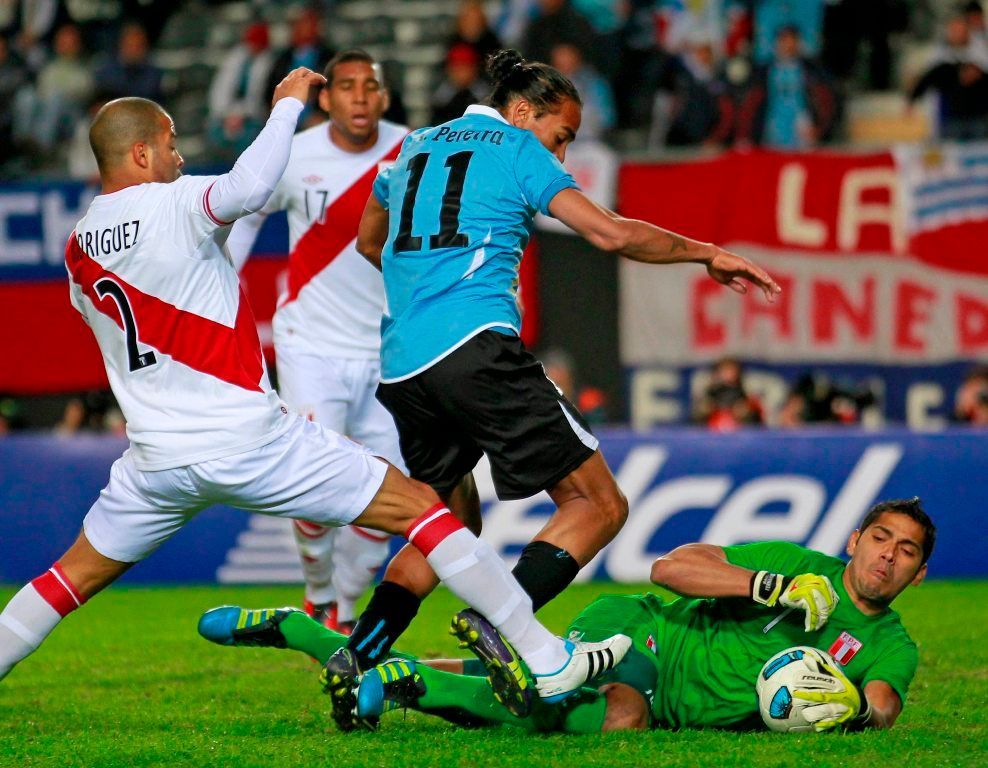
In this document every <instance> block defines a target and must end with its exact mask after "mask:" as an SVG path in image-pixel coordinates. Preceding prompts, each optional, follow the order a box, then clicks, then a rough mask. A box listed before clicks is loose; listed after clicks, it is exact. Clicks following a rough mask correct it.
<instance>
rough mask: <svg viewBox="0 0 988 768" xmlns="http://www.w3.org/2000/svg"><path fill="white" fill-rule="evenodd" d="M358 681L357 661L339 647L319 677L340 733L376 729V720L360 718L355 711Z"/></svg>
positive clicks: (359, 676) (347, 650)
mask: <svg viewBox="0 0 988 768" xmlns="http://www.w3.org/2000/svg"><path fill="white" fill-rule="evenodd" d="M360 680H361V675H360V668H359V667H358V666H357V658H356V656H354V655H353V653H352V652H351V651H350V649H349V648H340V649H339V650H338V651H337V652H336V653H334V654H333V655H332V656H330V657H329V661H327V662H326V664H325V666H323V668H322V672H321V673H320V674H319V682H321V683H322V692H323V693H326V694H328V695H329V698H330V700H331V701H332V707H333V713H332V714H333V720H334V721H336V725H337V727H339V729H340V730H341V731H343V732H344V733H349V732H350V731H353V730H356V729H357V728H363V729H365V730H368V731H374V730H377V718H376V717H362V716H360V715H359V714H358V712H357V687H358V686H359V685H360Z"/></svg>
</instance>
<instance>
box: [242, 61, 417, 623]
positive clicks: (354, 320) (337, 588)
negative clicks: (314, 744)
mask: <svg viewBox="0 0 988 768" xmlns="http://www.w3.org/2000/svg"><path fill="white" fill-rule="evenodd" d="M323 74H324V75H325V77H326V85H325V86H323V88H322V90H321V91H320V93H319V105H320V106H321V107H322V108H323V110H325V111H326V112H327V113H328V114H329V122H328V123H323V124H320V125H316V126H314V127H312V128H309V129H307V130H304V131H302V132H301V133H298V134H296V136H295V139H294V141H292V154H291V158H290V159H289V161H288V168H287V169H286V170H285V173H284V175H283V176H282V177H281V181H280V182H278V186H277V187H275V190H274V193H273V194H272V195H271V198H270V199H269V200H268V202H267V205H265V206H264V208H263V209H262V210H261V211H259V212H258V213H256V214H253V215H251V216H245V217H244V218H242V219H240V220H239V221H237V223H236V224H234V225H233V228H232V230H231V231H230V237H229V239H228V240H227V251H228V252H229V254H230V257H231V258H232V259H233V263H234V265H235V266H237V267H238V268H239V267H240V266H241V265H242V264H243V263H244V262H245V261H246V260H247V257H248V254H249V253H250V250H251V248H252V247H253V245H254V241H255V240H256V238H257V233H258V231H259V230H260V228H261V226H262V225H263V223H264V221H265V219H266V218H267V215H268V214H270V213H273V212H275V211H287V212H288V239H289V259H288V282H287V285H286V287H285V290H284V292H283V293H282V296H281V298H280V301H279V303H278V310H277V312H275V315H274V323H273V326H274V348H275V353H276V356H277V361H278V394H279V395H281V397H282V399H283V400H284V401H285V403H286V404H287V405H288V407H289V408H291V409H293V410H295V411H297V412H299V413H301V414H302V415H303V416H305V417H306V418H310V419H313V420H315V421H318V422H319V423H320V424H323V425H325V426H327V427H329V428H330V429H332V430H333V431H334V432H339V433H340V434H343V435H346V436H347V437H349V438H351V439H353V440H355V441H357V442H358V443H361V444H362V445H364V446H366V447H367V448H369V449H370V450H371V451H373V452H374V453H375V454H377V455H378V456H383V457H384V458H386V459H387V460H388V461H390V462H391V463H392V464H394V465H395V466H397V467H398V468H399V469H402V470H403V469H404V464H403V463H402V459H401V451H400V449H399V447H398V432H397V430H396V429H395V424H394V419H392V417H391V414H390V413H388V411H387V410H386V409H385V408H384V406H383V405H381V404H380V403H379V402H378V401H377V398H376V397H375V392H376V390H377V385H378V383H379V382H380V379H381V315H382V314H383V311H384V282H383V280H382V279H381V273H380V272H378V271H377V270H376V269H374V267H373V266H371V265H370V264H369V263H368V262H367V260H366V259H364V257H363V256H361V255H360V254H359V253H357V249H356V247H355V241H356V237H357V226H358V224H359V223H360V215H361V213H362V212H363V207H364V203H365V202H366V201H367V197H368V196H369V195H370V192H371V186H372V184H373V182H374V177H375V176H376V175H377V171H378V169H379V168H380V166H381V164H382V163H386V162H389V161H391V160H393V159H394V158H395V157H396V156H397V154H398V150H399V149H400V148H401V142H402V140H403V139H404V138H405V136H407V135H408V129H407V128H405V127H404V126H401V125H395V124H394V123H389V122H387V121H384V120H381V115H383V114H384V111H385V110H386V109H387V107H388V92H387V90H386V89H385V86H384V79H383V75H382V72H381V68H380V66H379V65H378V64H377V62H375V61H374V58H373V57H372V56H371V55H370V54H368V53H367V52H365V51H362V50H359V49H350V50H345V51H341V52H340V53H338V54H336V55H335V56H334V57H333V58H332V59H331V60H330V61H329V63H328V64H327V65H326V68H325V70H324V72H323ZM293 531H294V534H295V541H296V543H297V545H298V550H299V555H300V558H301V561H302V572H303V574H304V575H305V603H304V607H305V612H306V613H308V614H309V615H310V616H312V617H313V618H315V619H316V620H317V621H320V622H321V623H323V624H324V625H325V626H327V627H329V628H330V629H338V630H339V631H341V632H344V633H349V630H350V629H351V628H352V627H353V623H354V619H355V618H356V611H355V605H354V604H355V603H356V601H357V599H358V598H359V597H360V596H361V595H362V594H363V593H364V591H365V590H366V589H367V587H368V586H370V584H371V582H372V581H373V579H374V574H375V573H376V572H377V571H378V570H379V569H380V567H381V565H382V564H383V563H384V561H385V559H386V558H387V556H388V541H389V537H388V536H382V535H381V534H380V533H377V532H376V531H369V530H367V529H365V528H360V527H357V526H346V527H342V528H331V527H326V526H322V525H316V524H315V523H309V522H306V521H303V520H295V521H293Z"/></svg>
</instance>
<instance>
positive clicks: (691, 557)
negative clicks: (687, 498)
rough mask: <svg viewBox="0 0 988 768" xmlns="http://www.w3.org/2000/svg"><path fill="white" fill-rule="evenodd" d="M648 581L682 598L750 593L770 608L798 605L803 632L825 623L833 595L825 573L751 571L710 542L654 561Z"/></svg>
mask: <svg viewBox="0 0 988 768" xmlns="http://www.w3.org/2000/svg"><path fill="white" fill-rule="evenodd" d="M651 577H652V583H654V584H658V585H659V586H662V587H665V588H666V589H671V590H672V591H673V592H675V593H676V594H678V595H683V596H684V597H749V598H751V599H752V600H754V601H755V602H756V603H761V604H762V605H766V606H768V607H770V608H773V607H775V606H777V605H778V606H782V607H785V608H798V609H800V610H801V611H803V613H804V617H805V621H804V628H805V630H806V631H807V632H812V631H814V630H817V629H820V628H821V627H822V626H823V625H824V624H826V623H827V619H829V618H830V614H831V613H832V612H833V609H834V606H835V605H836V604H837V594H836V593H835V592H834V589H833V586H832V585H831V583H830V581H829V579H827V577H826V576H818V575H816V574H813V573H803V574H799V575H797V576H794V577H789V576H786V575H784V574H781V573H772V572H770V571H752V570H750V569H748V568H743V567H742V566H739V565H734V564H733V563H729V562H728V561H727V555H726V554H725V552H724V550H723V548H721V547H718V546H715V545H713V544H684V545H683V546H681V547H677V548H676V549H674V550H673V551H672V552H670V553H669V554H667V555H663V556H662V557H660V558H659V559H658V560H656V561H655V562H654V563H652V573H651Z"/></svg>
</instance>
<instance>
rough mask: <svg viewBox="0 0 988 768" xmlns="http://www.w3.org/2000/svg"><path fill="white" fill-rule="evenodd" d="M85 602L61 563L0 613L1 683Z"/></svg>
mask: <svg viewBox="0 0 988 768" xmlns="http://www.w3.org/2000/svg"><path fill="white" fill-rule="evenodd" d="M83 602H84V600H83V599H82V597H81V596H80V595H79V592H78V591H77V590H76V588H75V587H74V586H73V585H72V583H71V582H70V581H69V580H68V579H67V578H66V576H65V574H64V573H63V572H62V569H61V568H60V567H59V565H58V563H56V564H55V565H53V566H52V567H51V568H50V569H49V570H47V571H46V572H45V573H44V574H42V575H41V576H39V577H38V578H36V579H35V580H34V581H32V582H31V583H30V584H27V585H25V586H24V587H23V588H21V591H20V592H18V593H17V594H16V595H14V596H13V597H12V598H11V600H10V602H9V603H7V606H6V607H5V608H4V609H3V612H2V613H0V680H2V679H3V678H5V677H6V676H7V673H9V672H10V670H11V669H13V668H14V665H16V664H17V663H18V662H19V661H21V660H22V659H24V658H26V657H27V656H29V655H31V654H32V653H34V651H35V650H37V648H38V646H40V645H41V643H43V642H44V640H45V638H46V637H48V635H49V634H51V631H52V630H53V629H55V627H56V626H58V622H60V621H61V620H62V618H63V617H65V616H67V615H68V614H69V613H71V612H72V611H74V610H75V609H76V608H78V607H79V606H80V605H82V603H83Z"/></svg>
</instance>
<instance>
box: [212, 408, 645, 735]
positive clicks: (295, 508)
mask: <svg viewBox="0 0 988 768" xmlns="http://www.w3.org/2000/svg"><path fill="white" fill-rule="evenodd" d="M250 461H251V464H252V471H251V476H252V479H251V480H250V481H246V482H245V481H243V480H242V478H243V468H242V467H241V466H239V464H240V463H242V462H235V463H237V464H238V466H237V468H236V472H235V473H234V475H235V476H230V474H231V469H232V467H231V462H230V461H229V460H223V461H218V462H208V463H206V464H203V465H200V466H199V469H200V472H199V475H198V479H199V482H200V483H202V484H203V485H204V486H205V487H207V488H215V489H217V490H218V491H222V492H224V493H226V494H227V495H228V499H227V500H228V501H229V502H230V503H233V504H236V505H238V506H241V507H244V508H247V509H254V510H256V511H259V512H265V513H267V514H273V515H282V516H285V517H293V518H294V517H299V518H303V519H310V520H313V521H315V522H320V523H328V524H332V523H336V524H350V523H356V524H357V525H363V526H366V527H369V528H373V529H375V530H381V531H385V532H388V533H404V535H405V537H406V538H407V539H408V540H409V543H410V544H412V545H413V546H415V547H416V548H417V549H418V550H419V551H420V553H421V555H422V556H423V557H424V558H425V560H426V562H427V563H428V566H429V568H431V569H432V570H433V571H434V572H435V574H436V575H437V576H438V577H439V578H441V579H442V580H443V582H444V583H445V584H446V586H447V587H448V588H449V589H450V590H451V591H452V592H453V593H454V594H455V595H456V596H457V597H459V598H460V599H462V600H464V601H465V602H467V603H468V604H470V605H472V606H473V607H474V608H476V609H477V610H478V611H479V612H480V613H482V614H483V615H485V616H486V617H487V618H488V619H489V620H490V621H491V623H492V624H493V625H494V626H495V627H497V629H498V630H499V631H500V632H501V633H502V634H503V635H504V636H505V638H506V639H507V640H508V642H510V643H511V644H512V645H513V646H514V647H515V648H516V649H517V651H518V653H519V654H520V655H521V656H522V658H524V660H525V662H526V663H527V664H528V667H529V669H530V670H531V671H532V673H533V675H535V677H536V681H537V683H538V686H539V693H540V695H544V696H556V697H560V696H565V695H567V694H568V693H570V692H571V691H573V690H575V689H576V688H578V687H579V686H580V685H582V684H583V683H584V682H586V679H587V677H588V676H589V675H590V672H591V671H592V670H595V671H599V670H600V668H601V665H600V664H599V663H592V662H591V660H590V657H589V654H591V653H598V654H601V655H603V654H602V650H601V649H599V648H597V647H584V646H578V645H574V644H573V643H570V642H564V641H563V640H561V639H559V638H557V637H555V636H554V635H552V633H550V632H549V631H548V630H547V629H545V627H543V626H542V625H541V624H539V623H538V621H536V620H535V616H534V614H533V612H532V608H531V601H530V600H529V598H528V596H527V595H526V594H525V593H524V591H523V590H522V589H521V587H519V586H518V582H517V581H515V580H514V578H512V576H511V574H510V572H509V571H508V569H507V567H506V566H505V564H504V562H503V561H502V560H501V559H500V558H499V557H498V556H497V555H496V553H495V552H494V550H493V549H491V547H490V546H489V545H488V544H486V543H485V542H482V541H480V540H479V539H477V537H476V536H474V535H473V534H472V533H471V532H470V531H469V530H468V529H467V528H466V527H465V526H464V525H463V524H462V523H461V522H460V521H459V520H457V519H456V518H455V517H454V516H453V515H452V514H451V513H450V511H449V510H448V509H447V508H446V507H445V505H444V504H443V503H442V502H440V501H439V498H438V496H437V495H436V493H435V492H434V491H433V490H432V489H431V488H430V487H429V486H427V485H425V484H423V483H419V482H416V481H414V480H411V479H409V478H407V477H405V476H404V475H402V474H401V473H400V472H398V470H396V469H395V468H394V467H391V466H390V465H388V464H387V463H386V462H383V461H381V460H380V459H378V458H376V457H375V456H373V455H372V454H370V453H369V452H368V451H367V450H366V449H363V448H360V447H359V446H357V445H355V444H354V443H352V442H350V441H349V440H347V439H346V438H343V437H341V436H339V435H336V434H334V433H332V432H330V431H328V430H326V429H324V428H323V427H321V426H320V425H318V424H316V423H314V422H307V421H303V420H301V419H300V420H298V422H296V424H295V425H293V427H292V428H291V429H290V430H289V431H288V432H286V433H285V434H284V435H282V436H281V437H280V438H278V439H277V440H275V441H273V442H272V443H270V444H269V445H267V446H265V447H264V450H263V451H256V452H254V453H253V454H252V457H251V459H250ZM237 479H239V480H240V482H235V481H236V480H237ZM327 510H334V513H333V514H335V515H339V514H340V510H348V512H347V515H346V516H344V517H329V516H328V513H327ZM362 642H365V643H366V644H370V643H373V642H375V639H374V635H373V631H372V632H371V633H370V634H369V635H368V636H367V637H365V638H364V639H363V640H362ZM629 642H630V641H629V640H628V639H627V638H625V637H615V638H610V639H608V641H606V644H607V648H608V650H609V654H608V656H609V658H610V659H611V660H612V662H611V663H617V661H619V660H620V658H621V657H622V656H623V654H624V652H625V651H626V650H627V646H628V644H629ZM335 658H336V657H335V656H334V658H333V659H330V663H329V664H328V665H327V670H328V671H329V677H328V681H329V682H330V684H331V687H332V688H333V689H334V690H339V691H340V692H341V694H342V693H345V692H348V690H349V689H350V688H351V687H352V686H353V684H354V682H355V680H356V677H357V675H358V673H359V669H358V667H357V665H356V663H355V662H353V663H351V661H352V660H350V659H343V661H345V665H343V666H341V667H340V668H339V669H335V668H334V669H329V667H330V665H332V664H333V661H334V659H335ZM608 666H609V665H608ZM337 677H338V678H339V680H338V682H337V683H333V680H334V678H337ZM334 696H335V694H334ZM338 710H339V707H337V706H335V704H334V713H336V714H340V715H341V716H342V714H343V712H342V710H340V711H338Z"/></svg>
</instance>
